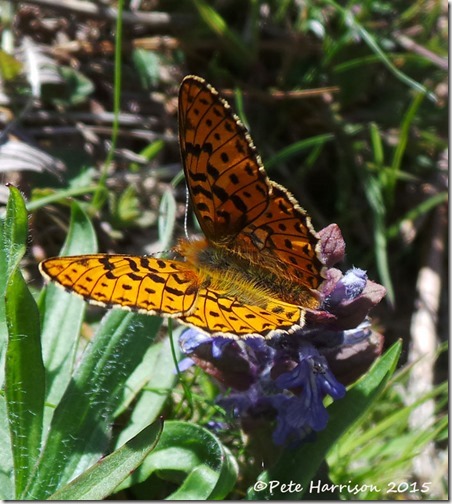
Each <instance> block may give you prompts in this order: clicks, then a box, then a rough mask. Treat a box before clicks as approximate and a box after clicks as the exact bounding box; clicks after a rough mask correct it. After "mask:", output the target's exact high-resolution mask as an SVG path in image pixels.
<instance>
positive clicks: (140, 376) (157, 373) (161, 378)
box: [115, 318, 184, 446]
mask: <svg viewBox="0 0 452 504" xmlns="http://www.w3.org/2000/svg"><path fill="white" fill-rule="evenodd" d="M158 320H159V319H158V318H156V321H158ZM183 329H184V328H182V327H181V328H179V329H178V330H176V331H174V332H173V337H174V338H175V339H177V337H178V335H179V334H180V332H181V331H182V330H183ZM176 333H177V335H176ZM178 352H179V353H178V355H177V358H178V359H179V357H180V350H178ZM174 371H175V363H174V359H173V354H172V352H171V347H170V339H169V338H166V339H165V340H164V341H162V342H159V343H156V344H154V345H152V346H151V347H149V349H148V351H147V352H146V354H145V356H144V358H143V361H142V362H141V364H140V365H139V366H138V367H137V368H136V369H135V371H134V372H133V374H132V375H131V376H130V377H129V379H128V380H127V383H126V385H125V387H124V391H125V393H127V401H125V403H123V404H122V405H121V409H122V410H123V409H124V408H125V407H126V406H128V405H129V404H130V402H131V401H132V399H134V398H135V397H136V394H137V393H138V392H140V394H139V396H138V398H137V400H136V401H135V403H134V406H133V411H132V412H131V413H130V418H129V421H128V423H127V425H126V426H125V427H124V429H123V430H122V431H121V432H120V434H119V436H118V439H117V441H116V446H121V445H122V444H123V443H124V442H125V441H127V440H128V439H130V438H131V437H132V436H134V435H135V434H136V433H137V432H140V431H141V429H143V427H145V426H146V425H148V424H149V423H151V422H153V421H154V420H155V419H156V418H157V415H158V414H159V413H160V411H161V409H162V407H163V405H164V403H165V402H166V400H167V398H168V396H169V394H170V393H171V391H172V389H173V387H174V385H175V384H176V382H177V380H178V378H177V375H176V373H175V372H174ZM117 415H118V412H116V413H115V417H116V416H117Z"/></svg>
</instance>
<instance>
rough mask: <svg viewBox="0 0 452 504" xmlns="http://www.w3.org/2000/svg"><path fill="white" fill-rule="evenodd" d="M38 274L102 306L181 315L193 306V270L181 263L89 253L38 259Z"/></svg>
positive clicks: (151, 258) (194, 282)
mask: <svg viewBox="0 0 452 504" xmlns="http://www.w3.org/2000/svg"><path fill="white" fill-rule="evenodd" d="M39 268H40V270H41V273H42V274H43V276H44V277H46V278H47V279H49V280H53V281H55V282H57V283H58V284H59V285H61V286H62V287H64V288H65V289H66V290H68V291H69V292H74V293H76V294H79V295H80V296H82V297H83V298H84V299H86V300H87V301H90V302H91V303H94V304H98V305H101V306H106V307H111V306H120V307H122V308H126V309H135V310H137V311H142V312H145V313H148V314H159V315H162V314H164V315H169V316H171V317H180V316H182V315H185V314H187V313H189V312H190V311H191V310H192V309H193V307H194V304H195V301H196V298H197V294H198V287H197V276H196V271H194V270H193V269H191V268H190V267H189V265H188V264H186V263H183V262H180V261H171V260H167V259H159V258H156V257H141V256H128V255H106V254H92V255H81V256H70V257H54V258H51V259H47V260H45V261H42V262H41V264H40V265H39Z"/></svg>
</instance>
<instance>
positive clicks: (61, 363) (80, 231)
mask: <svg viewBox="0 0 452 504" xmlns="http://www.w3.org/2000/svg"><path fill="white" fill-rule="evenodd" d="M71 210H72V212H71V221H70V226H69V232H68V235H67V237H66V241H65V243H64V245H63V248H62V250H61V255H62V256H65V255H77V254H86V253H92V252H96V250H97V240H96V235H95V232H94V228H93V226H92V224H91V222H90V220H89V217H88V216H87V215H86V213H85V212H84V210H82V208H81V207H80V206H79V205H78V203H76V202H75V201H73V202H72V207H71ZM85 306H86V303H85V302H84V301H83V300H82V299H81V298H80V297H77V296H74V295H71V294H69V293H67V292H65V291H64V290H63V289H61V287H59V286H58V285H55V284H52V283H51V284H49V285H48V286H47V288H46V289H44V290H43V293H42V295H41V297H40V300H39V308H40V311H41V320H42V350H43V358H44V363H45V367H46V372H47V394H46V402H47V405H48V406H50V408H47V411H46V421H45V424H47V423H48V422H49V421H50V418H51V416H52V413H53V409H54V408H55V406H56V405H57V404H58V402H59V401H60V399H61V397H62V395H63V393H64V391H65V390H66V387H67V385H68V383H69V381H70V379H71V375H72V373H73V370H74V366H75V355H76V350H77V344H78V341H79V336H80V328H81V325H82V321H83V316H84V313H85ZM46 426H47V425H46Z"/></svg>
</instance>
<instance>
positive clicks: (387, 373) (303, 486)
mask: <svg viewBox="0 0 452 504" xmlns="http://www.w3.org/2000/svg"><path fill="white" fill-rule="evenodd" d="M400 351H401V343H400V342H398V343H396V344H394V345H393V346H392V347H391V348H390V349H389V350H388V351H387V352H386V353H385V354H384V355H383V356H382V357H380V359H378V361H377V362H376V363H375V364H374V366H372V368H371V370H370V371H369V372H368V373H367V374H366V375H365V376H364V377H363V378H361V379H360V380H359V381H358V382H356V384H355V385H354V386H353V387H352V388H351V389H350V390H348V391H347V395H346V396H345V398H344V399H341V400H340V401H335V402H334V403H332V404H331V406H329V408H328V412H329V414H330V420H329V422H328V426H327V428H326V429H325V430H324V431H322V432H320V433H318V434H317V438H316V441H315V443H305V444H303V445H302V446H301V447H300V448H299V449H298V450H293V449H286V450H285V451H284V452H283V453H282V455H281V457H280V459H279V461H278V462H277V463H276V465H275V466H274V467H273V468H271V469H269V470H268V471H265V472H263V473H261V475H260V476H259V478H258V480H259V481H260V482H262V485H263V486H265V485H267V486H266V488H265V489H263V490H262V491H260V492H258V491H256V490H254V489H249V491H248V499H251V500H253V499H259V500H261V499H299V498H300V497H301V496H302V495H309V488H310V483H311V480H312V478H313V477H314V476H315V474H316V472H317V470H318V469H319V467H320V465H321V463H322V462H323V460H324V459H325V456H326V455H327V453H328V450H329V449H330V448H332V447H333V446H334V443H335V442H336V441H337V440H338V439H339V438H340V437H341V435H342V434H343V433H344V432H347V431H348V430H353V425H354V424H355V422H357V421H358V420H359V419H360V418H361V416H362V415H364V414H365V412H366V411H367V410H368V408H369V407H370V406H371V404H372V403H373V401H375V400H376V399H377V397H378V395H379V394H380V392H381V391H382V389H383V388H384V386H385V385H386V383H387V381H388V380H389V378H390V377H391V376H392V374H393V372H394V369H395V366H396V364H397V361H398V359H399V355H400ZM272 481H273V482H274V481H276V482H279V483H280V485H279V486H278V487H277V488H274V491H273V492H272V493H271V492H270V488H271V486H270V482H272ZM291 481H293V482H296V483H298V484H299V485H300V491H299V492H293V493H283V492H281V485H282V484H287V485H288V484H290V482H291Z"/></svg>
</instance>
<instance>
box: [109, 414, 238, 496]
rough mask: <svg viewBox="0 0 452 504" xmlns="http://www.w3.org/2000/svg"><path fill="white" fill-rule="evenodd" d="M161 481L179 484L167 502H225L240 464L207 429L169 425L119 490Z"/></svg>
mask: <svg viewBox="0 0 452 504" xmlns="http://www.w3.org/2000/svg"><path fill="white" fill-rule="evenodd" d="M156 472H158V476H159V478H160V479H165V480H168V481H171V482H173V483H174V482H176V483H179V484H180V486H179V488H178V490H176V492H174V493H172V494H171V495H169V496H168V497H167V499H168V500H206V499H218V500H220V499H224V498H225V496H226V495H227V494H228V493H229V492H230V491H231V489H232V488H233V487H234V485H235V482H236V480H237V464H236V462H235V459H234V458H233V457H232V455H231V454H230V453H229V451H228V450H226V449H225V447H224V446H223V445H222V444H221V443H220V442H219V440H218V439H217V438H216V437H215V436H214V435H213V434H212V433H211V432H209V431H207V430H206V429H204V428H202V427H199V426H197V425H193V424H190V423H187V422H177V421H168V422H165V426H164V429H163V432H162V436H161V438H160V441H159V443H158V445H157V446H156V448H155V450H154V451H153V452H152V453H151V454H150V455H149V456H148V457H147V458H146V459H145V461H144V462H143V464H142V465H141V466H140V467H139V468H138V470H137V471H135V472H134V473H133V474H132V475H131V476H129V478H127V480H125V481H124V482H123V483H122V484H121V485H120V486H119V488H118V489H117V490H120V489H122V488H127V487H129V486H131V485H134V484H136V483H140V482H142V481H145V480H146V479H147V478H149V476H150V475H151V474H153V473H156Z"/></svg>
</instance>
